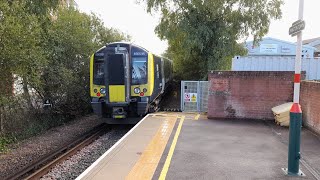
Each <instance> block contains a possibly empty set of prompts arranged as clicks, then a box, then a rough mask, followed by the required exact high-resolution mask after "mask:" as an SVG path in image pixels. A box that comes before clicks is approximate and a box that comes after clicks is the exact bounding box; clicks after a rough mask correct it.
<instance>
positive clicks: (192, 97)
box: [190, 93, 197, 102]
mask: <svg viewBox="0 0 320 180" xmlns="http://www.w3.org/2000/svg"><path fill="white" fill-rule="evenodd" d="M190 94H191V102H197V93H190Z"/></svg>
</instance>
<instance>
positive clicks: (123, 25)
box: [75, 0, 320, 55]
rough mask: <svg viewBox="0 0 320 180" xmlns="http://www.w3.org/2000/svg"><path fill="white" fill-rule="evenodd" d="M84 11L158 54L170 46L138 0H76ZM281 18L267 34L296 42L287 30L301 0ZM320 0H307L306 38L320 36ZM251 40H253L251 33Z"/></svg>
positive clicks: (293, 0)
mask: <svg viewBox="0 0 320 180" xmlns="http://www.w3.org/2000/svg"><path fill="white" fill-rule="evenodd" d="M75 1H76V2H77V4H78V7H79V9H80V10H81V11H83V12H86V13H90V12H94V13H95V14H97V15H99V17H100V18H101V19H102V20H103V22H104V24H105V25H106V26H107V27H113V28H116V29H118V30H120V31H122V32H124V33H126V34H129V35H130V36H131V37H132V42H134V43H135V44H137V45H140V46H142V47H144V48H146V49H148V50H150V51H152V52H154V53H156V54H159V55H161V54H162V53H163V52H164V51H165V50H166V49H167V46H168V45H167V42H166V41H161V40H160V39H159V38H158V36H157V35H156V34H155V32H154V29H155V27H156V26H157V24H158V22H159V18H160V16H159V15H157V14H154V15H150V14H148V13H147V12H146V9H145V5H144V4H137V3H136V0H75ZM284 3H285V4H284V5H282V7H281V10H282V18H281V19H280V20H277V21H275V20H272V21H271V25H270V29H269V33H268V34H267V35H266V36H265V37H273V38H277V39H281V40H285V41H289V42H296V37H291V36H290V35H289V34H288V31H289V27H290V26H291V24H292V23H293V22H294V21H296V20H298V6H299V0H284ZM319 7H320V0H305V1H304V18H303V19H304V20H305V22H306V28H305V30H304V31H303V39H310V38H315V37H320V21H319V20H318V15H317V12H318V11H319ZM248 40H252V38H251V37H249V38H248Z"/></svg>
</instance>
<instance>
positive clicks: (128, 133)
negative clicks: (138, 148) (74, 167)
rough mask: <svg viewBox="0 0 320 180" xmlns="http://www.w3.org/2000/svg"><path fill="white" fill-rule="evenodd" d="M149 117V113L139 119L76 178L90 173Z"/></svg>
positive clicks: (79, 179) (81, 177) (78, 179)
mask: <svg viewBox="0 0 320 180" xmlns="http://www.w3.org/2000/svg"><path fill="white" fill-rule="evenodd" d="M147 117H149V114H148V115H146V116H145V117H144V118H142V119H141V120H140V122H138V123H137V124H136V125H135V126H134V127H133V128H132V129H131V130H130V131H129V132H127V133H126V134H125V135H124V136H123V137H122V138H121V139H120V140H118V142H116V143H115V144H114V145H113V146H112V147H111V148H110V149H108V151H107V152H105V153H104V154H103V155H102V156H100V157H99V159H97V160H96V161H95V162H94V163H92V164H91V165H90V166H89V167H88V168H87V169H86V170H85V171H84V172H82V173H81V174H80V175H79V176H78V177H77V178H76V180H81V179H84V177H85V176H86V175H87V174H89V173H90V171H91V170H92V169H93V168H95V167H96V166H97V165H98V164H99V163H100V162H101V161H102V160H103V159H104V158H105V157H106V156H107V155H108V154H109V153H110V152H111V151H113V149H115V148H116V147H117V146H118V145H119V144H120V143H121V142H122V141H124V140H125V139H126V138H127V136H129V135H130V134H131V133H132V132H133V131H134V130H135V129H136V128H137V127H138V126H139V125H140V124H142V122H143V121H144V120H145V119H147Z"/></svg>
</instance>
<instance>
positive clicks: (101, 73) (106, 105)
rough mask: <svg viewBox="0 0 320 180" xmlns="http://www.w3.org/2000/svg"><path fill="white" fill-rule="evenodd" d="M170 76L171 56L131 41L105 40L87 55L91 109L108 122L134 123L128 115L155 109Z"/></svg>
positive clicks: (171, 71) (171, 68)
mask: <svg viewBox="0 0 320 180" xmlns="http://www.w3.org/2000/svg"><path fill="white" fill-rule="evenodd" d="M172 78H173V62H172V60H169V59H168V58H165V57H161V56H158V55H155V54H153V53H151V52H150V51H148V50H146V49H145V48H143V47H141V46H138V45H136V44H133V43H129V42H112V43H108V44H106V45H105V46H103V47H102V48H100V49H99V50H98V51H96V52H95V53H94V54H92V56H91V58H90V96H91V105H92V108H93V111H94V113H95V114H97V115H99V116H101V117H103V118H104V119H105V120H106V122H107V123H109V124H123V123H124V124H134V123H136V122H137V121H134V120H132V119H134V118H130V117H142V116H144V115H146V114H147V113H149V112H155V111H157V110H158V109H159V103H160V101H161V98H162V95H163V94H164V93H165V91H166V90H167V87H168V86H169V85H170V82H171V81H172Z"/></svg>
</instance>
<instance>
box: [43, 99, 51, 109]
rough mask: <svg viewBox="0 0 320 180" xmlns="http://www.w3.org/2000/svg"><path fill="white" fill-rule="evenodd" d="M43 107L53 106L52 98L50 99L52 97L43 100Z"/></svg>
mask: <svg viewBox="0 0 320 180" xmlns="http://www.w3.org/2000/svg"><path fill="white" fill-rule="evenodd" d="M43 107H44V108H48V107H52V103H51V100H50V99H46V100H44V102H43Z"/></svg>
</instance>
